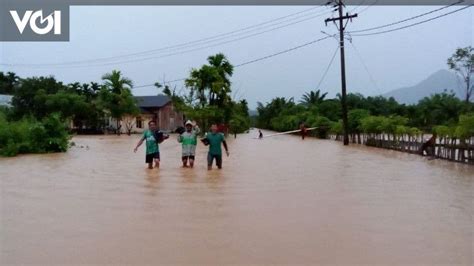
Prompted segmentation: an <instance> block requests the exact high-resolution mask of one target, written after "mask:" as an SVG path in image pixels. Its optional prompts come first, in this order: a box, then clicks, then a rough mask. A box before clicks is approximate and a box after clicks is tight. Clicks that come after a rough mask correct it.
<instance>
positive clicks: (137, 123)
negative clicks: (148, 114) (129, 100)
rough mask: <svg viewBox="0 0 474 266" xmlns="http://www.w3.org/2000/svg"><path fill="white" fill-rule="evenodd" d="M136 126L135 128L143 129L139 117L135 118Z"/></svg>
mask: <svg viewBox="0 0 474 266" xmlns="http://www.w3.org/2000/svg"><path fill="white" fill-rule="evenodd" d="M136 125H137V128H143V120H142V118H141V117H137V122H136Z"/></svg>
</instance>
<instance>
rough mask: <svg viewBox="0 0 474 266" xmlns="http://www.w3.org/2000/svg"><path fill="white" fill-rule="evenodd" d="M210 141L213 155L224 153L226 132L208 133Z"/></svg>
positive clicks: (210, 151) (210, 149)
mask: <svg viewBox="0 0 474 266" xmlns="http://www.w3.org/2000/svg"><path fill="white" fill-rule="evenodd" d="M206 138H207V140H208V141H209V153H210V154H212V155H222V147H221V145H222V142H224V140H225V138H224V134H222V133H212V132H209V133H207V136H206Z"/></svg>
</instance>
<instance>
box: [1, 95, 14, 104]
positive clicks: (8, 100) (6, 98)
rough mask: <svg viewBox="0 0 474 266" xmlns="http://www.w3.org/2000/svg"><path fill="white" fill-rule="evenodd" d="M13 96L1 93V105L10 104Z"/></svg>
mask: <svg viewBox="0 0 474 266" xmlns="http://www.w3.org/2000/svg"><path fill="white" fill-rule="evenodd" d="M12 98H13V96H11V95H5V94H0V106H10V103H11V102H12Z"/></svg>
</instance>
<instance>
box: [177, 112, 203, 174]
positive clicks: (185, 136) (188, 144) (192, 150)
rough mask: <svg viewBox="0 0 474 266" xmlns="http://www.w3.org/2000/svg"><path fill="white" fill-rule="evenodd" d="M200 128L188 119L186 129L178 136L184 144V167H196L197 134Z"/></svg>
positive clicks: (182, 156) (182, 157) (182, 158)
mask: <svg viewBox="0 0 474 266" xmlns="http://www.w3.org/2000/svg"><path fill="white" fill-rule="evenodd" d="M199 133H200V129H199V127H198V126H197V125H195V124H194V125H193V123H192V122H191V121H190V120H188V121H187V122H186V124H185V131H184V132H183V133H181V134H180V135H179V136H178V142H179V143H181V145H182V154H181V160H182V161H183V167H188V161H189V166H190V167H191V168H193V167H194V159H195V155H196V145H197V136H198V134H199Z"/></svg>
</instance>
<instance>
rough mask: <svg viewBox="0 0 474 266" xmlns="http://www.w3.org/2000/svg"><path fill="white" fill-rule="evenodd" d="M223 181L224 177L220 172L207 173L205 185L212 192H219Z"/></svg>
mask: <svg viewBox="0 0 474 266" xmlns="http://www.w3.org/2000/svg"><path fill="white" fill-rule="evenodd" d="M224 181H225V177H224V174H223V173H222V171H212V172H210V171H208V172H207V175H206V183H207V186H208V187H209V188H212V189H213V190H220V189H221V188H222V184H223V183H224Z"/></svg>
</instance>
